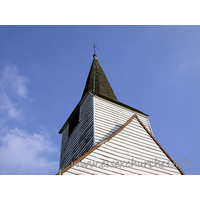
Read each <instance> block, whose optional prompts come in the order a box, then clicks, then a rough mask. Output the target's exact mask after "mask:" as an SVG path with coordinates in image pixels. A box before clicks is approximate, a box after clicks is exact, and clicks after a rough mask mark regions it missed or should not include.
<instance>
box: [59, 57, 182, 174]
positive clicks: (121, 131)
mask: <svg viewBox="0 0 200 200" xmlns="http://www.w3.org/2000/svg"><path fill="white" fill-rule="evenodd" d="M148 117H149V116H148V115H147V114H145V113H143V112H141V111H139V110H137V109H135V108H132V107H130V106H127V105H125V104H123V103H121V102H119V101H118V100H117V98H116V96H115V94H114V92H113V90H112V88H111V86H110V83H109V81H108V80H107V78H106V75H105V74H104V72H103V70H102V68H101V66H100V64H99V62H98V60H97V55H96V54H94V55H93V62H92V66H91V69H90V72H89V75H88V78H87V81H86V85H85V89H84V91H83V95H82V98H81V100H80V102H79V103H78V105H77V106H76V107H75V109H74V111H73V112H72V114H71V115H70V116H69V118H68V119H67V121H66V122H65V124H64V125H63V127H62V128H61V130H60V131H59V133H60V134H62V142H61V153H60V171H59V173H57V174H63V175H79V174H80V175H82V174H87V175H97V174H100V175H104V174H105V175H106V174H107V175H111V174H116V175H117V174H119V175H120V174H121V175H126V174H128V175H130V174H138V175H142V174H144V175H145V174H152V175H153V174H154V175H159V174H169V175H181V174H184V173H183V172H182V170H181V169H180V168H179V167H178V166H176V165H175V163H174V161H173V160H172V158H171V157H170V156H169V155H168V154H167V152H166V151H165V150H164V149H163V148H162V146H161V145H160V144H159V143H158V141H157V140H156V139H155V138H154V136H153V132H152V130H151V126H150V122H149V119H148Z"/></svg>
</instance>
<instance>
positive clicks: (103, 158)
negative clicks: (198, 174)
mask: <svg viewBox="0 0 200 200" xmlns="http://www.w3.org/2000/svg"><path fill="white" fill-rule="evenodd" d="M144 127H145V126H144V124H143V123H142V122H141V120H140V119H139V118H138V117H137V115H134V116H132V117H131V118H130V119H129V120H128V121H127V122H126V123H125V124H123V125H122V126H121V127H120V128H118V129H117V130H116V131H115V132H114V133H112V134H111V135H110V136H108V137H107V138H106V139H104V140H103V141H101V142H100V143H98V144H97V145H96V146H94V147H93V148H92V149H90V150H89V151H88V152H86V153H85V154H84V155H83V156H81V157H80V158H78V159H77V160H76V161H75V163H78V164H79V165H78V164H77V165H78V166H77V165H70V166H68V167H67V168H65V169H63V171H62V173H63V174H64V175H72V174H80V175H81V174H88V175H89V174H91V175H92V174H94V175H97V174H102V175H103V174H121V175H128V174H137V175H141V174H152V175H161V174H168V175H181V174H183V172H182V171H181V170H180V168H178V167H177V168H176V167H175V166H174V164H173V160H172V159H171V158H170V157H169V155H168V154H167V153H166V152H165V151H164V150H163V148H162V147H161V146H160V145H159V144H158V142H157V141H156V140H155V138H154V137H153V136H152V134H151V133H150V132H149V131H148V129H147V128H146V129H145V128H144ZM132 160H133V161H135V164H133V165H132V166H130V163H131V161H132ZM128 161H129V164H128V165H126V166H127V167H125V166H124V165H123V166H121V167H120V166H119V163H121V162H124V163H126V162H128ZM156 161H157V164H156ZM158 161H159V163H158ZM117 162H118V164H117ZM147 162H148V163H152V166H151V167H150V165H148V164H147V165H143V163H147ZM80 163H83V164H80ZM85 163H86V164H87V163H89V164H93V165H92V166H91V165H86V164H85ZM103 163H104V165H103ZM106 163H107V164H108V163H109V166H108V165H107V166H106ZM111 163H113V164H112V165H111ZM161 163H165V164H167V165H168V167H166V165H165V167H163V166H161V165H160V164H161ZM169 165H170V167H169Z"/></svg>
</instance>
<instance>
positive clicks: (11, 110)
mask: <svg viewBox="0 0 200 200" xmlns="http://www.w3.org/2000/svg"><path fill="white" fill-rule="evenodd" d="M0 111H1V112H2V113H5V114H6V115H7V117H8V119H13V118H14V119H19V117H20V116H21V114H22V110H21V109H19V108H17V106H16V105H15V104H14V103H13V102H12V100H11V99H10V98H9V97H8V96H7V94H6V93H5V92H2V93H1V94H0Z"/></svg>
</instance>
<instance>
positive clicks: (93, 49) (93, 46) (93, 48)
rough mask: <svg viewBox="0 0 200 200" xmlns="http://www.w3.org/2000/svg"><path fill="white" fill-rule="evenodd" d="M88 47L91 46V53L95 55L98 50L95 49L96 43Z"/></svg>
mask: <svg viewBox="0 0 200 200" xmlns="http://www.w3.org/2000/svg"><path fill="white" fill-rule="evenodd" d="M90 46H92V51H94V54H96V49H99V48H97V43H95V42H94V44H93V45H90Z"/></svg>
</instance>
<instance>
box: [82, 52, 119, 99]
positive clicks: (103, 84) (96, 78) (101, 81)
mask: <svg viewBox="0 0 200 200" xmlns="http://www.w3.org/2000/svg"><path fill="white" fill-rule="evenodd" d="M93 58H94V60H93V62H92V66H91V68H90V72H89V75H88V78H87V82H86V84H85V88H84V91H83V95H82V98H83V96H84V95H85V94H86V93H87V92H88V91H90V92H92V93H96V94H100V95H102V96H104V97H107V98H109V99H112V100H114V101H117V98H116V96H115V94H114V92H113V89H112V87H111V86H110V83H109V82H108V79H107V78H106V75H105V73H104V71H103V69H102V68H101V66H100V64H99V62H98V60H97V55H96V54H94V55H93Z"/></svg>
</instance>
